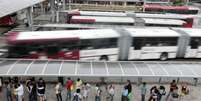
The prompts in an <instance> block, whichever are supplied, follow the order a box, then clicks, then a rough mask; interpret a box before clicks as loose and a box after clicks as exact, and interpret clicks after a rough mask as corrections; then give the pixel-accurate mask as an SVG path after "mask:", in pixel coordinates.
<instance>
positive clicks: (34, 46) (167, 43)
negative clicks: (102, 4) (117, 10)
mask: <svg viewBox="0 0 201 101" xmlns="http://www.w3.org/2000/svg"><path fill="white" fill-rule="evenodd" d="M199 32H201V29H188V28H187V29H184V28H118V29H90V30H72V31H36V32H13V33H9V34H8V35H7V37H6V39H7V48H8V58H32V59H67V60H94V61H97V60H107V61H115V60H144V59H160V60H167V59H174V58H201V44H200V43H201V34H200V33H199Z"/></svg>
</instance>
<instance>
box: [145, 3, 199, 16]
mask: <svg viewBox="0 0 201 101" xmlns="http://www.w3.org/2000/svg"><path fill="white" fill-rule="evenodd" d="M144 10H145V12H160V13H175V14H191V15H196V14H198V13H199V12H200V9H199V8H198V7H192V6H165V5H158V4H146V5H144Z"/></svg>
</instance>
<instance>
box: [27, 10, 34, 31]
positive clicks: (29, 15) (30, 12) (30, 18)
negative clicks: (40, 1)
mask: <svg viewBox="0 0 201 101" xmlns="http://www.w3.org/2000/svg"><path fill="white" fill-rule="evenodd" d="M32 11H33V7H28V8H27V21H28V25H29V27H30V28H31V30H33V16H32Z"/></svg>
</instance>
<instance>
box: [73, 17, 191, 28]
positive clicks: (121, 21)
mask: <svg viewBox="0 0 201 101" xmlns="http://www.w3.org/2000/svg"><path fill="white" fill-rule="evenodd" d="M69 22H70V23H71V24H97V25H118V26H121V25H126V26H134V25H135V26H154V27H157V26H160V27H184V28H191V27H192V26H191V25H188V24H189V23H187V22H186V21H184V20H180V19H161V18H158V19H156V18H138V19H136V18H132V17H106V16H72V18H71V19H70V21H69Z"/></svg>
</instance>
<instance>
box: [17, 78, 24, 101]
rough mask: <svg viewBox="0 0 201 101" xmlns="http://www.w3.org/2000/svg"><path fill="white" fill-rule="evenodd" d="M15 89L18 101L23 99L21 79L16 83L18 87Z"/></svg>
mask: <svg viewBox="0 0 201 101" xmlns="http://www.w3.org/2000/svg"><path fill="white" fill-rule="evenodd" d="M16 91H17V98H18V101H23V99H24V87H23V85H22V82H21V81H20V84H19V85H18V88H17V89H16Z"/></svg>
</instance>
